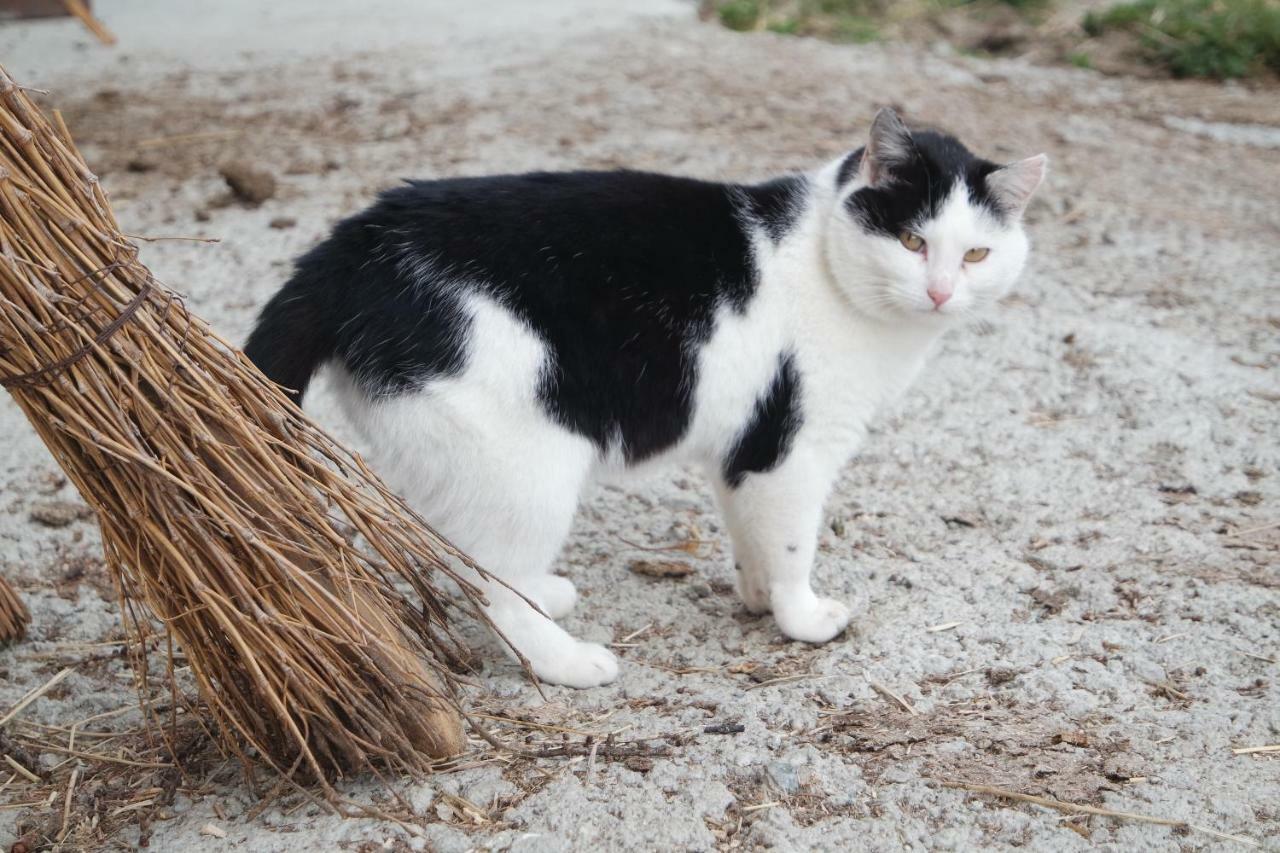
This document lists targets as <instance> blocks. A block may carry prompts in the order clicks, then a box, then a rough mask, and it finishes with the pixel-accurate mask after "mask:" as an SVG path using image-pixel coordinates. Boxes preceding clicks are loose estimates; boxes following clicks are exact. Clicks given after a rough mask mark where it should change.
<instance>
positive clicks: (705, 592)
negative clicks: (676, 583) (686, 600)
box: [689, 583, 711, 598]
mask: <svg viewBox="0 0 1280 853" xmlns="http://www.w3.org/2000/svg"><path fill="white" fill-rule="evenodd" d="M710 596H711V587H709V586H707V585H706V584H705V583H695V584H692V585H691V586H690V587H689V597H690V598H708V597H710Z"/></svg>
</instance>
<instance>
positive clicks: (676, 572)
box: [629, 560, 694, 578]
mask: <svg viewBox="0 0 1280 853" xmlns="http://www.w3.org/2000/svg"><path fill="white" fill-rule="evenodd" d="M629 568H630V569H631V571H633V572H635V573H636V574H638V575H645V576H646V577H651V578H684V577H688V576H689V575H691V574H693V573H694V568H693V566H691V565H689V564H688V563H685V562H681V561H680V560H633V561H632V562H631V565H630V567H629Z"/></svg>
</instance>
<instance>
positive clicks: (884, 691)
mask: <svg viewBox="0 0 1280 853" xmlns="http://www.w3.org/2000/svg"><path fill="white" fill-rule="evenodd" d="M867 683H868V684H870V685H871V689H872V690H874V691H876V692H877V693H879V694H880V695H881V696H884V697H885V698H886V699H892V700H893V701H894V702H897V703H898V704H899V705H901V706H902V710H904V711H906V712H907V713H908V714H910V715H911V716H913V717H917V716H919V715H920V712H919V711H917V710H916V709H915V707H914V706H913V705H912V704H911V703H910V702H908V701H907V700H906V699H904V698H903V697H901V696H899V695H898V694H897V693H894V692H893V691H892V690H890V689H889V688H888V687H886V686H885V685H883V684H881V683H880V682H878V681H875V680H873V679H871V678H868V679H867Z"/></svg>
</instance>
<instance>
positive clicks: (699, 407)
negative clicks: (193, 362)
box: [245, 110, 1047, 687]
mask: <svg viewBox="0 0 1280 853" xmlns="http://www.w3.org/2000/svg"><path fill="white" fill-rule="evenodd" d="M1046 162H1047V161H1046V158H1045V157H1044V156H1043V155H1040V156H1036V157H1031V158H1029V159H1026V160H1022V161H1020V162H1017V163H1014V164H1012V165H1008V166H1003V167H1000V166H997V165H996V164H994V163H990V162H988V161H986V160H982V159H979V158H977V157H975V156H974V155H972V154H971V153H970V152H969V151H968V150H966V149H965V147H964V146H963V145H961V144H960V143H959V142H958V141H956V140H955V139H953V138H951V137H950V136H947V135H945V134H941V133H937V132H932V131H915V132H912V131H909V130H908V129H907V128H906V127H905V126H904V125H903V124H902V122H901V121H900V120H899V119H898V117H897V116H896V115H895V114H894V113H893V112H892V111H890V110H882V111H881V112H880V113H879V114H878V115H877V116H876V118H875V122H874V123H873V125H872V127H871V132H870V137H869V140H868V143H867V145H866V146H865V147H864V148H860V149H858V150H857V151H854V152H852V153H850V154H848V155H847V156H845V157H842V158H841V159H839V160H836V161H834V162H832V163H829V164H827V165H826V166H824V167H822V168H820V169H818V170H817V171H815V172H813V173H810V174H807V175H799V176H792V177H784V178H779V179H777V180H773V181H770V182H768V183H764V184H759V185H754V186H751V185H738V184H720V183H710V182H704V181H697V180H691V179H688V178H679V177H670V176H666V175H656V174H645V173H638V172H626V171H619V172H570V173H563V174H548V173H537V174H528V175H508V176H499V177H484V178H458V179H450V180H439V181H424V182H413V183H410V184H409V185H407V186H404V187H400V188H397V189H393V190H390V191H388V192H386V193H384V194H383V195H382V196H381V198H380V199H379V200H378V202H377V203H376V204H375V205H374V206H373V207H371V208H369V209H368V210H366V211H365V212H363V213H361V214H359V215H357V216H354V217H352V218H350V219H347V220H345V221H344V222H342V223H341V224H339V225H338V226H337V228H336V229H335V231H334V233H333V235H332V236H331V237H329V238H328V239H327V240H326V241H325V242H323V243H321V244H320V245H319V246H318V247H316V248H315V249H313V250H312V251H310V252H309V253H307V254H306V255H304V256H303V257H302V258H301V259H300V260H299V261H298V263H297V267H296V271H295V273H294V275H293V277H292V278H291V279H290V280H289V282H288V283H287V284H285V285H284V287H283V289H281V290H280V292H279V293H277V294H276V296H275V297H274V298H273V299H272V300H271V301H270V302H269V303H268V304H267V306H266V308H265V309H264V310H263V312H262V316H261V318H260V320H259V323H258V326H257V328H256V329H255V330H254V332H253V334H252V336H251V337H250V339H249V342H248V344H247V345H246V347H245V351H246V352H247V353H248V355H249V357H250V358H251V359H252V360H253V361H254V362H255V363H256V364H257V365H258V366H259V367H261V368H262V370H263V371H264V372H265V373H266V374H267V376H269V377H270V378H271V379H273V380H275V381H276V382H278V383H280V384H281V385H283V386H284V387H285V388H287V389H292V390H293V391H294V392H295V395H294V396H295V399H297V400H301V397H302V393H303V391H305V390H306V387H307V384H308V382H309V380H310V379H311V377H312V374H313V373H314V372H315V371H316V370H317V369H318V368H319V367H320V366H321V365H322V364H324V363H327V362H331V363H332V364H333V365H334V367H335V368H336V374H337V383H338V386H339V388H340V392H341V397H342V399H343V402H344V407H345V409H346V410H347V412H348V413H349V415H350V416H351V417H352V418H353V419H354V421H355V423H356V424H357V425H358V426H359V427H360V428H361V429H362V431H363V432H364V434H365V435H366V436H367V438H368V440H369V441H370V443H371V444H372V446H373V448H374V454H373V461H374V464H375V466H376V467H377V468H378V469H379V470H380V472H381V473H382V474H383V476H384V477H385V478H386V479H387V480H388V481H389V482H390V484H391V485H392V486H393V487H395V488H396V489H398V490H399V491H400V492H401V494H403V495H404V496H405V498H406V499H408V501H409V502H410V504H412V505H413V506H414V507H415V508H416V509H417V510H418V511H419V512H420V513H421V514H422V515H423V516H424V517H425V518H426V519H427V520H428V521H430V522H431V523H432V524H433V525H434V526H435V527H436V528H437V529H438V530H439V531H440V532H441V533H442V534H443V535H444V536H446V537H447V538H448V539H450V540H451V541H452V542H453V543H454V544H455V545H457V546H458V547H460V548H461V549H462V550H464V551H465V552H467V553H468V554H470V555H471V556H472V557H474V558H475V560H476V561H477V562H478V563H479V564H480V565H483V566H484V567H485V568H487V569H488V570H489V571H491V572H493V573H494V574H496V575H497V576H499V577H501V578H503V579H504V580H506V581H507V582H509V583H510V584H511V585H512V586H514V587H515V588H517V589H519V590H520V591H522V592H523V593H524V594H526V595H527V596H528V597H529V598H530V599H531V600H533V601H535V602H537V603H538V605H539V606H540V608H541V609H542V611H543V612H544V613H545V614H546V615H545V616H544V615H542V614H540V613H538V612H537V611H535V610H534V609H532V608H530V607H529V606H528V605H527V604H526V603H525V602H524V601H523V600H522V599H521V598H520V597H519V596H517V595H514V594H513V593H511V592H510V591H509V590H506V589H504V588H501V587H498V586H496V585H490V587H489V588H488V589H487V590H486V591H487V594H488V596H489V598H490V601H491V606H490V609H489V614H490V616H491V617H492V619H493V621H494V623H495V624H496V625H497V626H498V627H499V628H500V629H501V630H502V631H503V633H504V634H505V635H506V637H507V638H508V639H509V640H510V641H511V642H512V643H513V644H514V645H515V646H516V648H518V649H520V651H521V652H522V653H523V654H524V655H525V656H526V657H527V658H528V660H529V661H530V663H531V664H532V666H533V670H534V672H535V673H536V674H537V675H538V677H539V678H541V679H542V680H544V681H547V682H551V683H554V684H566V685H571V686H573V687H591V686H593V685H598V684H605V683H607V682H609V681H612V680H613V679H614V678H615V677H616V676H617V674H618V664H617V661H616V660H615V658H614V656H613V654H612V653H610V652H609V650H608V649H606V648H605V647H604V646H601V645H596V644H593V643H586V642H581V641H579V640H576V639H575V638H574V637H572V636H571V635H570V634H568V633H567V632H566V631H564V630H563V629H562V628H560V627H559V626H558V625H556V623H555V622H554V621H552V620H553V619H557V618H559V617H561V616H564V615H565V614H566V613H568V612H569V610H570V609H571V608H572V607H573V605H574V602H575V599H576V597H577V594H576V591H575V589H574V586H573V584H572V583H571V582H570V581H568V580H567V579H565V578H563V577H559V576H557V575H554V574H552V573H551V568H552V565H553V563H554V561H555V558H556V555H557V553H558V552H559V550H560V548H561V545H562V543H563V542H564V539H565V537H566V535H567V534H568V532H569V527H570V523H571V522H572V520H573V516H574V512H575V510H576V509H577V506H578V503H579V501H580V499H581V498H582V496H583V493H584V489H585V488H586V487H587V486H588V484H590V483H592V482H593V481H597V480H600V479H604V478H608V477H610V476H611V475H616V474H617V473H620V472H623V471H628V472H631V471H636V470H644V469H649V468H651V467H652V466H653V465H655V464H657V463H677V464H682V463H695V464H698V465H700V466H702V467H703V468H705V470H706V471H707V473H708V474H709V476H710V477H711V479H712V481H713V482H714V484H715V488H716V492H717V494H718V496H719V502H720V506H721V509H722V511H723V513H724V518H725V522H726V526H727V528H728V530H729V533H730V535H731V537H732V541H733V552H734V561H735V566H736V568H737V581H738V591H739V593H740V595H741V597H742V600H743V603H744V604H745V605H746V607H747V608H748V609H749V610H751V611H752V612H757V613H758V612H764V611H769V610H772V611H773V615H774V618H775V619H776V620H777V624H778V627H779V628H780V629H781V630H782V633H784V634H785V635H787V636H788V637H791V638H794V639H797V640H804V641H807V642H811V643H822V642H825V641H827V640H830V639H831V638H833V637H835V636H836V635H837V634H839V633H840V632H841V631H842V630H843V629H844V627H845V626H846V624H847V623H848V622H849V619H850V610H849V608H848V607H847V606H846V605H845V604H843V603H841V602H839V601H835V600H832V599H829V598H822V597H820V596H818V595H816V594H815V593H814V592H813V590H812V589H811V588H810V585H809V573H810V567H811V565H812V563H813V558H814V550H815V545H816V538H817V530H818V527H819V524H820V521H821V518H822V507H823V502H824V500H825V498H826V496H827V493H828V490H829V489H830V487H831V485H832V482H833V481H834V479H835V477H836V474H837V473H838V471H839V469H840V467H841V466H842V465H843V464H844V463H845V462H846V461H847V460H848V459H849V458H850V456H851V455H852V454H853V452H854V451H855V450H856V449H857V447H858V445H859V442H861V441H862V439H863V437H864V436H865V434H866V432H867V427H868V425H869V424H870V423H871V421H872V419H873V418H874V417H875V415H876V413H877V412H879V411H880V410H881V409H882V408H884V406H885V404H886V403H888V402H890V401H891V400H893V399H894V398H896V397H898V395H899V394H901V393H902V391H903V390H904V389H905V388H906V387H907V386H908V384H909V383H910V382H911V381H912V379H913V378H914V377H915V376H916V374H917V373H919V371H920V368H921V366H922V365H923V364H924V361H925V358H926V356H927V355H928V354H929V351H930V349H931V348H932V347H933V345H934V343H935V342H936V341H937V340H938V338H939V336H940V335H941V334H942V333H943V332H944V331H946V330H947V329H948V328H950V327H952V326H955V325H957V324H958V323H961V322H963V321H964V320H966V319H968V318H971V317H973V316H975V315H977V314H979V313H980V312H982V311H984V310H986V309H988V308H990V307H991V306H992V305H994V304H995V302H996V301H997V300H999V299H1000V298H1001V297H1002V296H1003V295H1005V294H1006V293H1007V292H1008V291H1009V289H1010V287H1011V286H1012V285H1013V283H1014V281H1015V279H1016V278H1017V277H1018V275H1019V273H1020V272H1021V271H1022V268H1023V264H1024V263H1025V261H1026V258H1027V251H1028V243H1027V238H1026V236H1025V234H1024V233H1023V228H1022V225H1021V221H1020V220H1021V215H1022V212H1023V210H1024V209H1025V207H1026V205H1027V202H1028V200H1029V199H1030V198H1031V194H1032V193H1033V192H1034V191H1035V189H1036V187H1037V186H1038V185H1039V184H1040V182H1041V180H1042V178H1043V176H1044V173H1045V167H1046ZM548 617H550V618H548Z"/></svg>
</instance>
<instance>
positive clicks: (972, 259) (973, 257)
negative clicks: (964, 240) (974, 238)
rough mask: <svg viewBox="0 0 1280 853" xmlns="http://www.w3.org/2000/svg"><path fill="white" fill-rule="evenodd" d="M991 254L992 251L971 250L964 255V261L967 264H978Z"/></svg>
mask: <svg viewBox="0 0 1280 853" xmlns="http://www.w3.org/2000/svg"><path fill="white" fill-rule="evenodd" d="M990 253H991V250H990V249H970V250H969V251H967V252H965V253H964V260H965V263H970V264H976V263H977V262H978V261H980V260H982V259H983V258H985V257H986V256H987V255H988V254H990Z"/></svg>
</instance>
